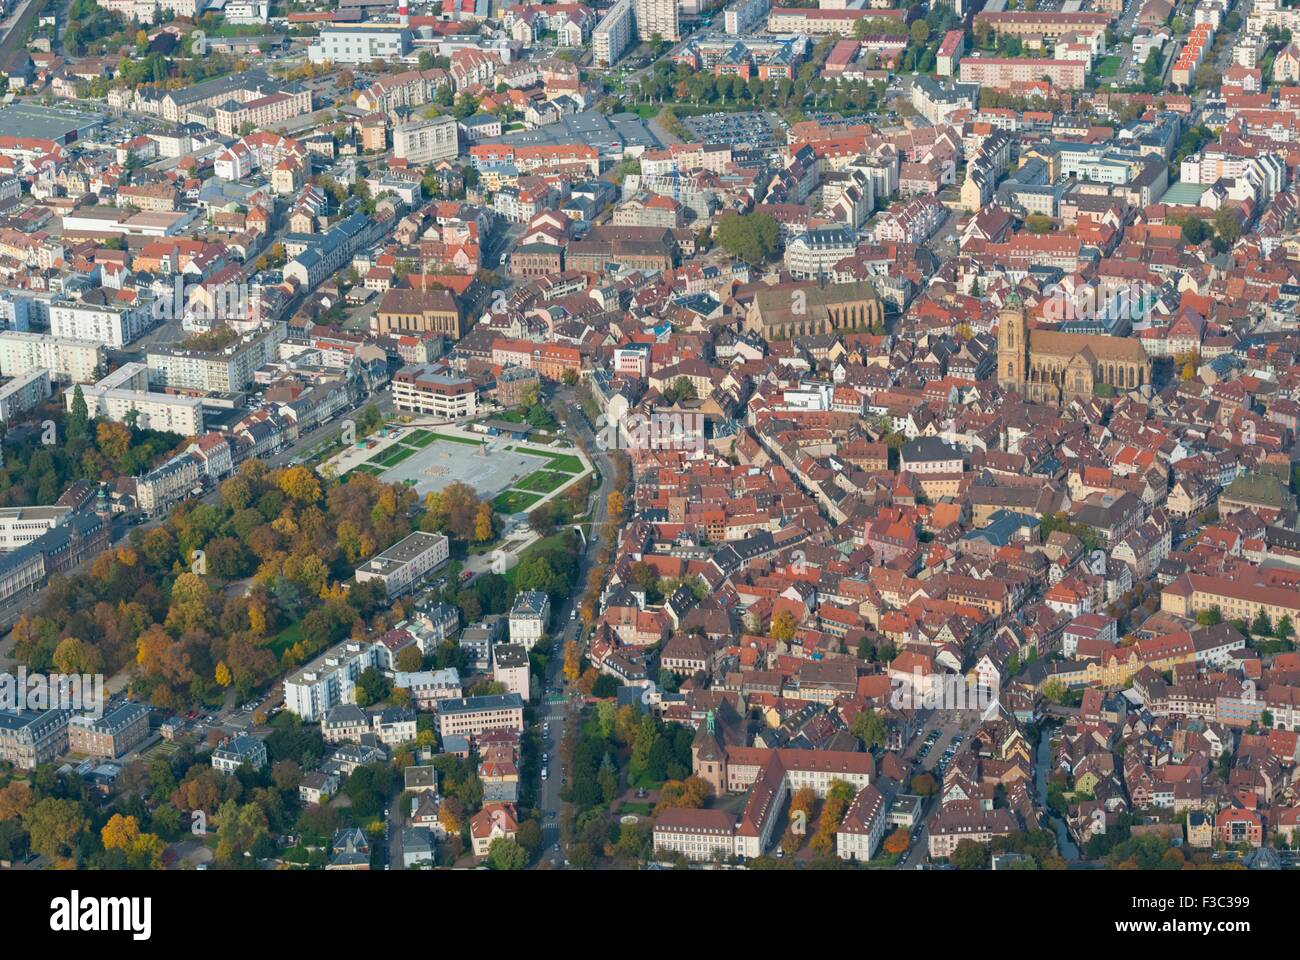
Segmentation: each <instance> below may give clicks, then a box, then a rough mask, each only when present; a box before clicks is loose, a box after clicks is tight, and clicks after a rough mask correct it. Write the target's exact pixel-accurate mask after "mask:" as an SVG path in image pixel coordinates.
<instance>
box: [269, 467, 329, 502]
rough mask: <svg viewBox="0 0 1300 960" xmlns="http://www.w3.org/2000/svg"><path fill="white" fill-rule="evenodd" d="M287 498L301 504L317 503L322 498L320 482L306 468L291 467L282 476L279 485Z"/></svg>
mask: <svg viewBox="0 0 1300 960" xmlns="http://www.w3.org/2000/svg"><path fill="white" fill-rule="evenodd" d="M278 486H279V487H280V489H281V490H282V491H283V492H284V495H285V496H286V497H291V498H292V499H294V500H297V501H298V502H299V503H315V502H316V501H318V500H319V499H320V498H321V489H320V481H319V480H317V479H316V475H315V474H314V473H312V472H311V471H310V470H308V469H307V468H306V467H290V468H289V469H287V470H285V471H284V472H283V473H281V474H280V482H279V484H278Z"/></svg>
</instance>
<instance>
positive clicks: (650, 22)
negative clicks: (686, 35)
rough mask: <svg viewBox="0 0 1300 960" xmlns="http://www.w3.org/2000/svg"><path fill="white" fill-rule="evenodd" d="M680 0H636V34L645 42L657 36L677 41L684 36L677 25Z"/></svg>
mask: <svg viewBox="0 0 1300 960" xmlns="http://www.w3.org/2000/svg"><path fill="white" fill-rule="evenodd" d="M677 2H678V0H635V6H636V35H637V39H639V40H641V41H642V42H643V43H645V42H648V41H650V40H653V39H654V38H655V37H656V36H658V37H659V38H661V39H663V40H669V41H672V42H674V43H675V42H676V41H678V40H680V39H681V38H682V35H681V31H680V30H679V29H678V27H677Z"/></svg>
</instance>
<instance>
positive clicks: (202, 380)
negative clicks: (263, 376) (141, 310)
mask: <svg viewBox="0 0 1300 960" xmlns="http://www.w3.org/2000/svg"><path fill="white" fill-rule="evenodd" d="M285 329H286V325H285V324H283V323H277V324H274V325H273V326H272V327H270V328H269V329H267V330H262V331H259V332H258V333H255V334H254V335H252V336H250V337H245V338H244V339H242V340H240V341H239V342H238V343H235V344H232V345H231V346H229V347H227V348H225V349H224V350H219V351H216V352H212V353H205V352H200V351H197V350H181V349H179V348H173V347H156V348H153V349H150V350H149V351H148V352H147V353H146V354H145V361H146V363H147V364H148V367H149V383H150V385H151V386H155V387H179V388H180V389H182V390H200V391H202V392H204V393H232V392H237V391H240V390H243V389H244V388H245V387H247V386H248V385H249V384H250V383H252V382H253V374H254V373H255V372H256V370H257V368H258V367H261V366H263V365H264V364H267V363H270V362H271V361H273V360H275V359H277V358H278V356H279V350H278V347H279V344H280V341H282V340H283V339H284V334H285Z"/></svg>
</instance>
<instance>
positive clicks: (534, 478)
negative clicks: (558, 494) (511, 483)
mask: <svg viewBox="0 0 1300 960" xmlns="http://www.w3.org/2000/svg"><path fill="white" fill-rule="evenodd" d="M572 479H573V475H572V474H569V473H556V472H555V471H554V470H538V471H537V472H536V473H530V474H529V475H528V476H526V477H524V478H523V479H522V480H520V481H519V482H518V483H517V484H515V486H516V487H517V488H518V489H520V490H534V491H536V492H538V493H550V492H551V491H552V490H555V489H557V488H559V487H561V486H563V485H564V484H566V483H568V482H569V481H570V480H572Z"/></svg>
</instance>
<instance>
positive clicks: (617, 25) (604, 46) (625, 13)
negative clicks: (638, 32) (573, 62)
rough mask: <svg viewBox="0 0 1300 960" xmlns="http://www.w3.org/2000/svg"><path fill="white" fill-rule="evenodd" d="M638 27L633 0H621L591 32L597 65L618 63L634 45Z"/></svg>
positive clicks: (593, 52)
mask: <svg viewBox="0 0 1300 960" xmlns="http://www.w3.org/2000/svg"><path fill="white" fill-rule="evenodd" d="M635 27H636V13H635V12H634V10H633V9H632V0H619V2H618V3H616V4H614V6H612V7H610V8H609V11H608V12H607V13H606V14H605V16H604V17H602V18H601V21H600V23H598V24H596V29H595V30H594V31H592V34H591V55H592V59H593V61H594V62H595V64H596V66H599V67H609V66H613V65H614V64H616V63H618V61H619V60H620V59H621V58H622V56H623V54H624V53H626V52H627V48H628V47H629V46H631V45H632V36H633V33H634V31H635Z"/></svg>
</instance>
